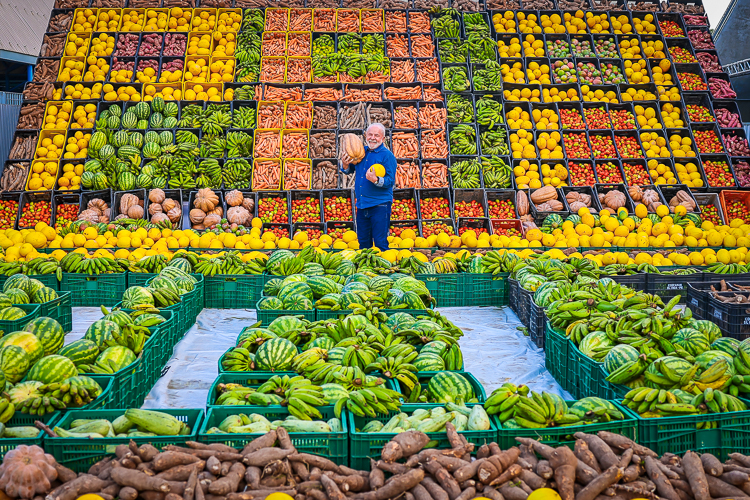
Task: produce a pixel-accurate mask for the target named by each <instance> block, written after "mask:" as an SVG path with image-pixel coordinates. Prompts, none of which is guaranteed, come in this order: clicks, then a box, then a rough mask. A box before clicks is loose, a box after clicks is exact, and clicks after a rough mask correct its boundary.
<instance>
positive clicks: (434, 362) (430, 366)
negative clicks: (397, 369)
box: [413, 352, 445, 372]
mask: <svg viewBox="0 0 750 500" xmlns="http://www.w3.org/2000/svg"><path fill="white" fill-rule="evenodd" d="M413 364H414V366H415V367H416V368H417V371H419V372H438V371H442V370H445V361H443V358H441V357H440V356H438V355H437V354H433V353H431V352H424V353H423V352H420V353H419V356H417V357H416V359H414V363H413Z"/></svg>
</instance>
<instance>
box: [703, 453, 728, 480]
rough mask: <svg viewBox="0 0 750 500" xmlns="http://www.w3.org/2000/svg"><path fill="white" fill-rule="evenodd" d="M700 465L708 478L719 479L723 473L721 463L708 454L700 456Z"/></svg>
mask: <svg viewBox="0 0 750 500" xmlns="http://www.w3.org/2000/svg"><path fill="white" fill-rule="evenodd" d="M701 463H702V464H703V470H704V471H705V473H706V474H708V475H710V476H715V477H719V476H721V475H722V474H723V473H724V466H723V465H722V463H721V462H720V461H719V459H718V458H716V457H715V456H713V455H711V454H710V453H703V454H701Z"/></svg>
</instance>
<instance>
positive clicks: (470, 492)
mask: <svg viewBox="0 0 750 500" xmlns="http://www.w3.org/2000/svg"><path fill="white" fill-rule="evenodd" d="M476 494H477V489H476V488H475V487H473V486H469V487H467V488H466V489H464V490H463V491H462V492H461V494H460V495H458V496H457V497H456V500H471V499H472V498H474V495H476Z"/></svg>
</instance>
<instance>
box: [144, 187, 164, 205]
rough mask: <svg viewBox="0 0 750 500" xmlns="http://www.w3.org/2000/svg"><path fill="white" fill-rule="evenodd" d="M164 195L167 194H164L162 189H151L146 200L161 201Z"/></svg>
mask: <svg viewBox="0 0 750 500" xmlns="http://www.w3.org/2000/svg"><path fill="white" fill-rule="evenodd" d="M166 197H167V196H166V195H165V194H164V191H163V190H161V189H159V188H156V189H152V190H151V191H150V192H149V193H148V201H150V202H151V203H163V202H164V199H165V198H166Z"/></svg>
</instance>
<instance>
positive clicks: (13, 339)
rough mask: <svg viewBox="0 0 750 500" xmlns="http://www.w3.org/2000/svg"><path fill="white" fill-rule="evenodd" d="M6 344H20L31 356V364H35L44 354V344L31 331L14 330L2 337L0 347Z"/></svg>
mask: <svg viewBox="0 0 750 500" xmlns="http://www.w3.org/2000/svg"><path fill="white" fill-rule="evenodd" d="M6 346H18V347H20V348H21V349H23V350H24V351H26V354H27V355H28V356H29V364H30V365H33V364H34V363H36V362H37V361H39V360H40V359H42V357H43V356H44V345H43V344H42V342H41V341H40V340H39V338H37V336H36V335H34V334H33V333H29V332H13V333H11V334H10V335H6V336H5V337H3V338H2V339H0V349H2V348H3V347H6Z"/></svg>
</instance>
